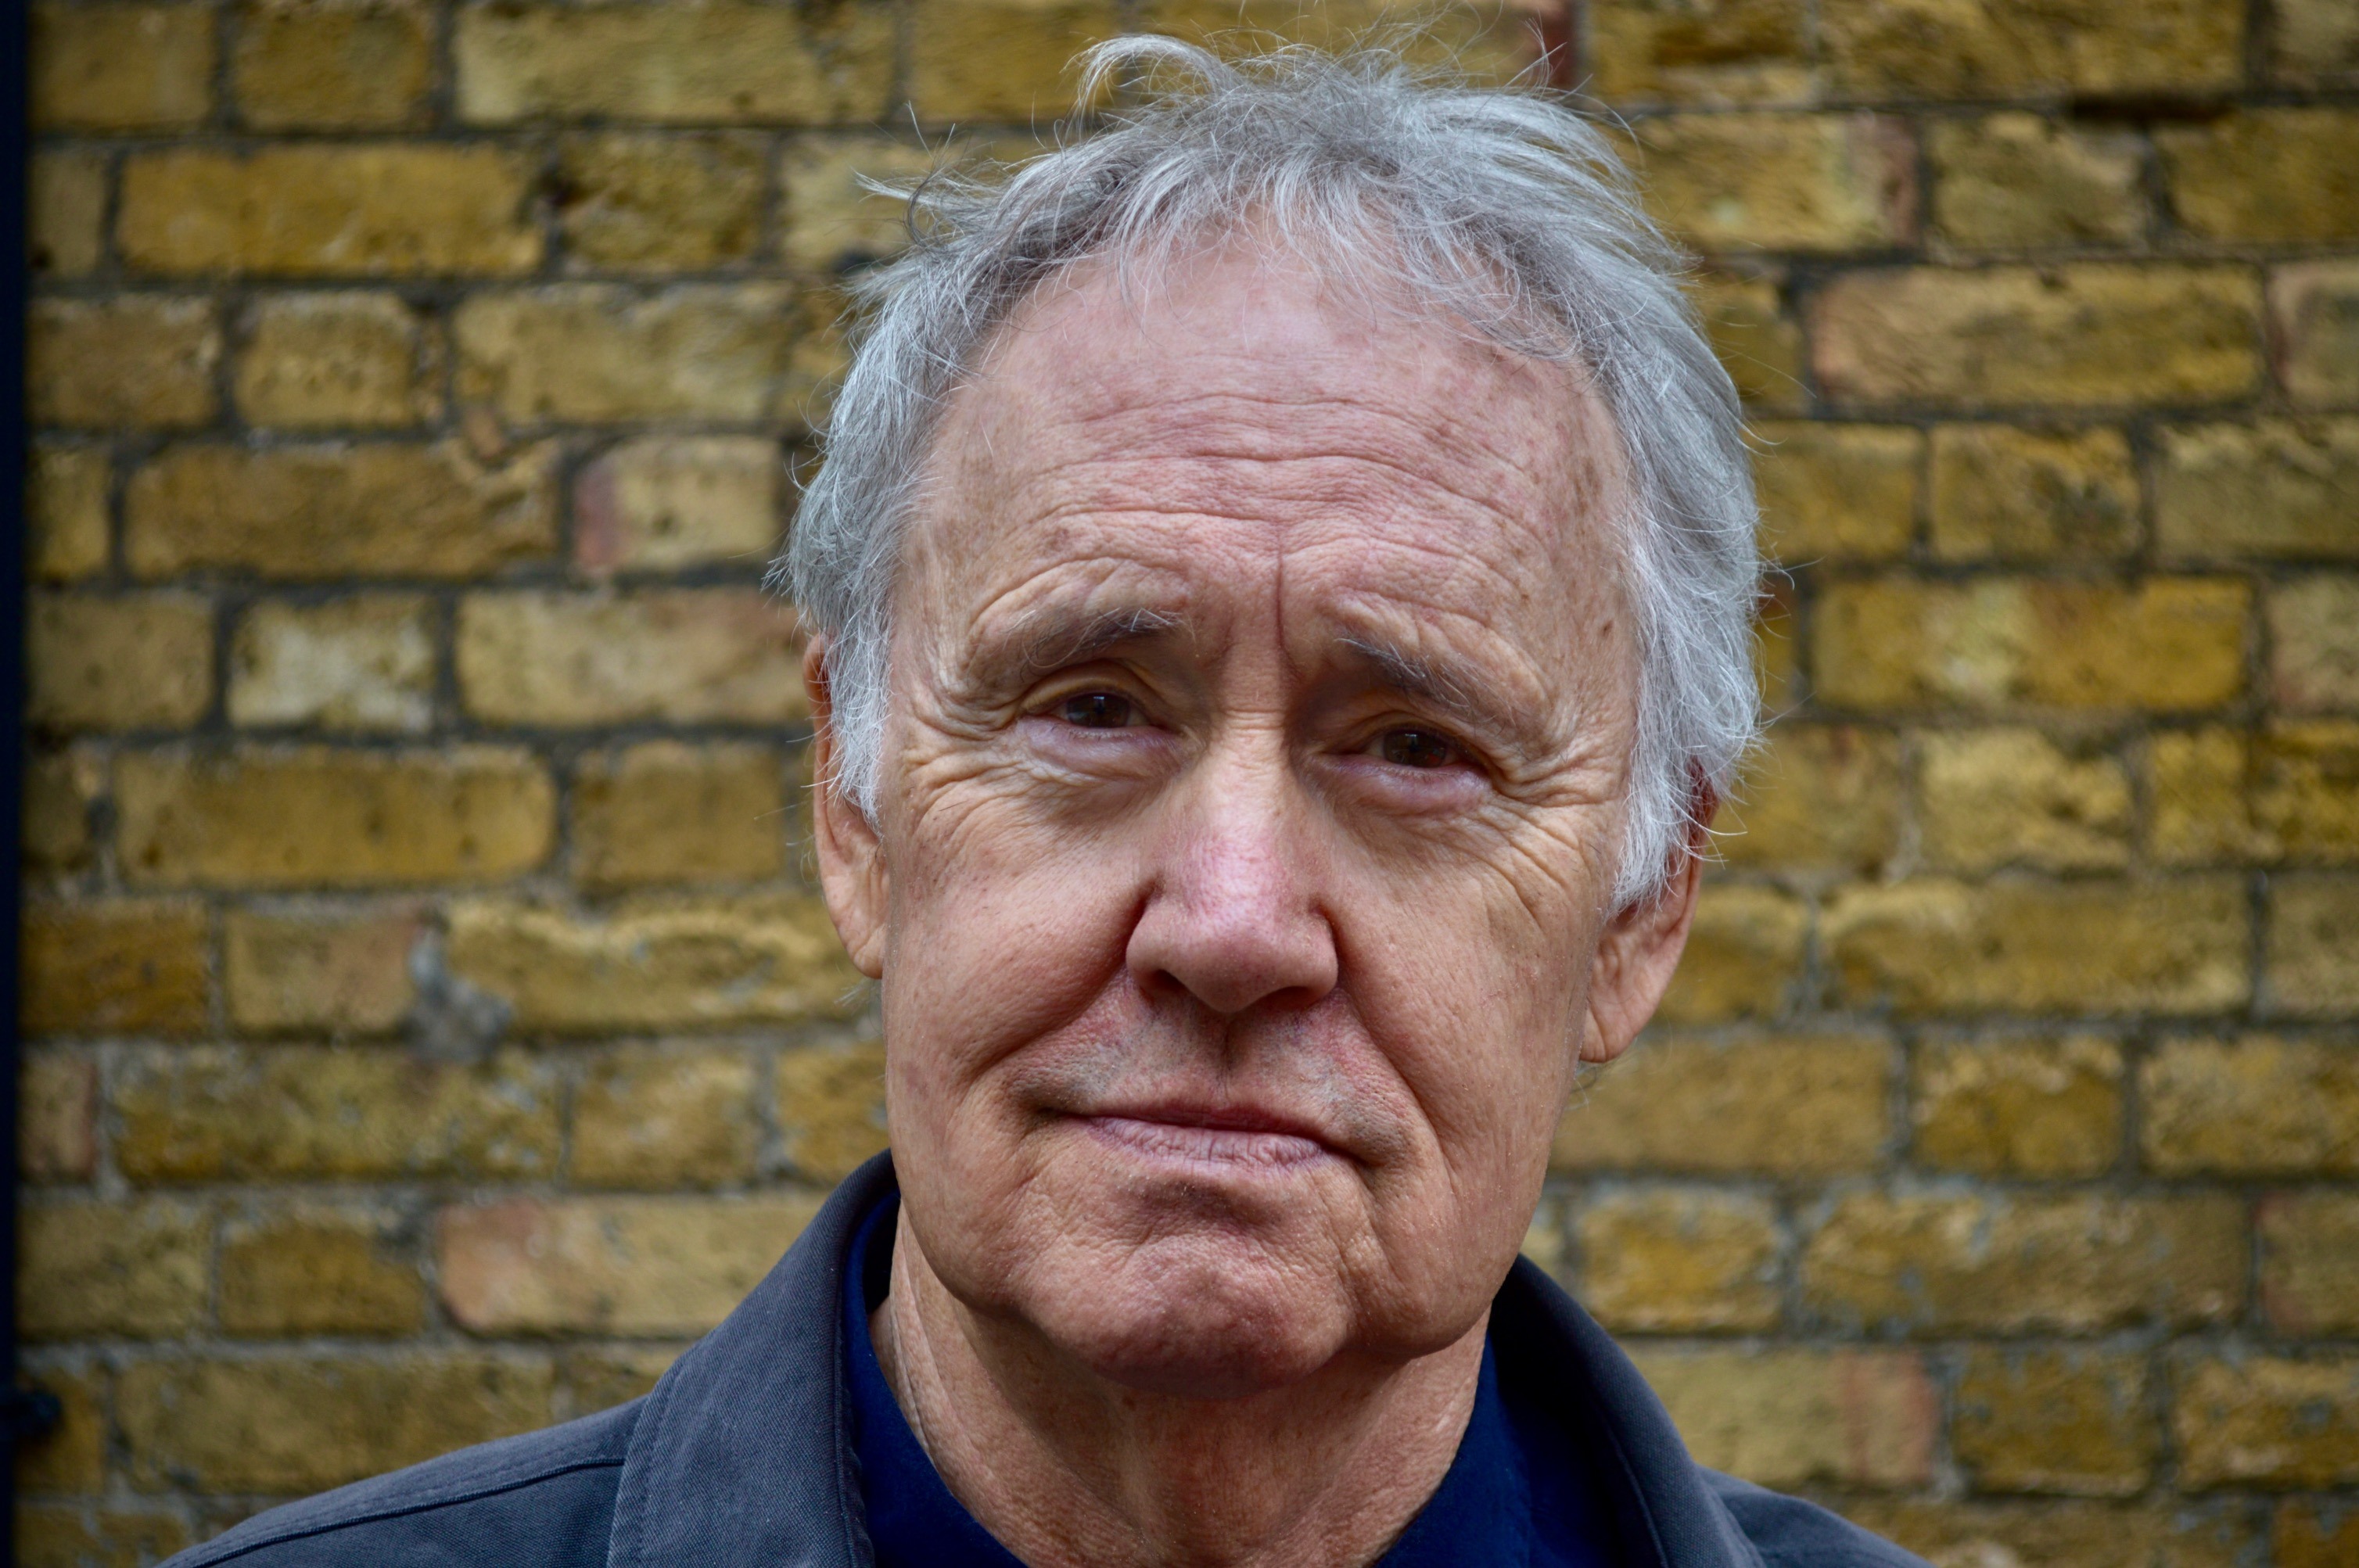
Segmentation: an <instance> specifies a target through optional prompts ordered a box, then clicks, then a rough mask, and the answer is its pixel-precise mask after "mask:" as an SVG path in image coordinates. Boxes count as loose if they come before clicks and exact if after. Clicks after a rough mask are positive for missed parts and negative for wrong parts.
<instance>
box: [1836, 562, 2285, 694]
mask: <svg viewBox="0 0 2359 1568" xmlns="http://www.w3.org/2000/svg"><path fill="white" fill-rule="evenodd" d="M2250 605H2251V593H2250V591H2249V590H2248V589H2247V588H2246V587H2245V585H2244V584H2243V583H2237V582H2234V581H2231V580H2227V579H2210V578H2194V577H2180V578H2171V577H2154V578H2147V579H2146V580H2145V581H2143V582H2142V583H2138V584H2137V585H2136V587H2119V586H2115V585H2113V584H2110V583H2073V582H2041V581H2028V580H2013V579H2007V578H1984V579H1981V580H1979V581H1975V582H1972V583H1919V582H1913V581H1909V580H1906V579H1901V578H1886V579H1882V580H1877V581H1870V582H1856V583H1835V584H1832V585H1831V586H1830V587H1829V589H1828V590H1827V592H1826V593H1825V594H1824V596H1823V597H1822V598H1821V601H1820V603H1819V605H1818V614H1817V616H1816V620H1815V625H1814V628H1813V629H1814V632H1815V636H1814V638H1813V641H1812V648H1811V668H1812V670H1813V672H1814V674H1815V677H1816V681H1817V693H1818V696H1819V699H1820V701H1821V702H1825V703H1827V704H1829V705H1831V706H1834V707H1840V708H1854V709H1865V710H1893V709H1903V710H1906V709H1919V710H1923V709H1951V710H1955V709H1961V708H1962V709H1967V710H1976V709H1980V710H1994V709H1995V710H2010V709H2025V708H2050V709H2065V710H2092V709H2093V710H2101V711H2102V710H2146V711H2159V712H2173V711H2181V712H2183V711H2188V710H2197V709H2203V708H2209V707H2213V706H2217V705H2219V704H2222V703H2224V702H2230V701H2232V700H2234V697H2235V696H2236V695H2237V693H2238V692H2239V691H2240V690H2241V689H2242V687H2243V685H2244V679H2245V628H2246V625H2247V622H2248V619H2249V612H2250Z"/></svg>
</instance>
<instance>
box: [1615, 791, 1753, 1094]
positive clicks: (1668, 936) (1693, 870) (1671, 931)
mask: <svg viewBox="0 0 2359 1568" xmlns="http://www.w3.org/2000/svg"><path fill="white" fill-rule="evenodd" d="M1696 795H1697V798H1696V811H1695V814H1694V817H1693V818H1692V825H1691V826H1690V828H1689V830H1688V836H1687V839H1686V841H1685V842H1684V843H1683V844H1681V845H1680V848H1679V850H1678V852H1677V854H1678V856H1679V859H1678V864H1677V865H1675V866H1673V867H1672V868H1671V875H1670V877H1669V880H1668V881H1667V882H1666V883H1665V884H1664V886H1663V888H1662V890H1661V891H1660V892H1658V893H1657V894H1656V895H1655V896H1654V897H1653V898H1647V899H1645V900H1643V901H1641V902H1639V903H1636V904H1633V905H1631V906H1630V907H1629V908H1627V909H1623V910H1620V911H1619V912H1617V913H1616V914H1615V915H1614V918H1613V919H1612V920H1609V921H1608V922H1607V923H1606V926H1605V930H1604V932H1603V934H1602V935H1601V936H1600V937H1599V938H1598V942H1597V953H1596V956H1595V958H1594V959H1593V961H1592V963H1591V965H1590V972H1589V1012H1588V1016H1587V1018H1584V1019H1583V1020H1582V1032H1581V1059H1582V1061H1583V1062H1611V1061H1613V1060H1614V1058H1615V1057H1617V1056H1619V1055H1621V1054H1622V1053H1623V1052H1624V1051H1627V1050H1629V1049H1630V1042H1631V1041H1632V1040H1636V1038H1637V1037H1638V1031H1639V1030H1640V1029H1644V1028H1645V1027H1646V1026H1647V1019H1649V1018H1653V1017H1654V1016H1655V1008H1656V1007H1658V1005H1659V1004H1660V1003H1661V1002H1662V999H1663V993H1664V992H1666V991H1668V990H1669V989H1670V984H1671V975H1672V974H1673V973H1674V972H1675V971H1676V970H1677V969H1678V968H1679V966H1680V953H1681V952H1682V951H1684V950H1685V948H1686V947H1687V941H1688V930H1689V927H1690V926H1691V925H1692V924H1693V923H1694V921H1695V910H1696V897H1697V893H1698V891H1699V889H1700V888H1701V887H1702V884H1703V858H1704V852H1705V850H1706V848H1707V847H1708V845H1709V842H1710V835H1711V828H1710V823H1711V822H1712V811H1714V810H1715V809H1716V808H1717V807H1718V805H1719V803H1720V802H1719V800H1718V797H1717V796H1716V795H1715V793H1714V792H1713V791H1712V788H1711V787H1710V786H1709V785H1705V784H1701V783H1699V784H1698V786H1697V791H1696Z"/></svg>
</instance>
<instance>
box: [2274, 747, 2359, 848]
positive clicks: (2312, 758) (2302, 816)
mask: <svg viewBox="0 0 2359 1568" xmlns="http://www.w3.org/2000/svg"><path fill="white" fill-rule="evenodd" d="M2252 758H2253V760H2252V771H2251V779H2252V783H2251V789H2252V812H2253V821H2254V823H2255V825H2256V827H2257V828H2258V830H2259V831H2260V833H2262V835H2263V836H2264V840H2265V842H2266V843H2267V844H2268V845H2269V847H2270V848H2271V849H2272V851H2273V852H2274V853H2275V854H2277V855H2279V856H2281V857H2283V858H2285V859H2288V860H2292V861H2295V862H2309V863H2311V864H2326V865H2348V864H2350V863H2351V862H2353V861H2359V723H2354V722H2353V721H2350V720H2343V719H2315V720H2310V721H2309V722H2307V723H2293V722H2280V723H2277V724H2270V725H2269V726H2268V727H2267V728H2266V729H2264V730H2263V731H2262V732H2261V733H2260V734H2258V735H2255V736H2254V737H2253V742H2252Z"/></svg>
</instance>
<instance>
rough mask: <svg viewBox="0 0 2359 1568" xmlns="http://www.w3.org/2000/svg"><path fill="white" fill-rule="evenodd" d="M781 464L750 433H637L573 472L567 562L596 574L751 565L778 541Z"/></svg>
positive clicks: (774, 450)
mask: <svg viewBox="0 0 2359 1568" xmlns="http://www.w3.org/2000/svg"><path fill="white" fill-rule="evenodd" d="M785 476H786V464H785V462H784V459H783V458H782V456H781V454H780V452H779V451H778V447H777V443H776V442H775V441H767V440H765V439H764V438H762V437H760V436H642V437H640V438H639V439H637V440H636V441H624V442H622V443H621V444H620V445H617V446H614V447H611V448H609V449H608V450H607V451H606V452H603V453H602V454H600V456H599V457H598V458H597V459H596V460H595V461H594V462H592V463H591V464H590V465H589V466H588V467H586V468H584V469H583V470H582V477H581V479H580V481H579V482H578V484H577V485H576V486H575V488H574V492H573V561H574V564H575V565H576V566H579V567H580V568H582V570H583V571H584V572H591V573H593V574H596V575H602V576H603V575H604V574H607V573H610V572H668V571H675V570H677V569H679V568H681V567H686V566H704V565H712V564H719V563H723V562H726V563H731V564H735V565H740V566H747V565H754V564H756V563H758V562H760V561H764V560H765V559H766V558H767V557H768V556H769V555H770V554H771V553H772V552H773V551H775V550H777V547H778V544H779V536H780V534H781V532H782V531H783V530H782V528H781V525H780V521H779V499H780V492H781V489H782V481H783V480H784V478H785Z"/></svg>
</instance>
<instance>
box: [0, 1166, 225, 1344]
mask: <svg viewBox="0 0 2359 1568" xmlns="http://www.w3.org/2000/svg"><path fill="white" fill-rule="evenodd" d="M20 1217H21V1220H22V1225H23V1230H22V1232H21V1235H22V1247H23V1254H22V1256H21V1258H19V1260H18V1263H17V1268H16V1310H17V1313H18V1317H19V1320H20V1322H21V1324H22V1326H23V1329H24V1334H25V1337H26V1338H27V1339H37V1340H38V1339H80V1338H93V1339H94V1338H105V1337H111V1336H115V1335H120V1336H123V1337H125V1338H130V1339H155V1338H158V1337H162V1336H165V1335H169V1334H186V1333H188V1332H189V1331H190V1330H191V1329H194V1328H196V1327H198V1326H199V1325H200V1324H201V1323H202V1322H203V1320H204V1317H205V1265H206V1258H207V1255H208V1254H209V1253H210V1252H211V1250H212V1228H213V1227H212V1216H211V1215H209V1214H206V1212H205V1211H204V1210H203V1209H201V1208H197V1207H192V1206H191V1205H190V1204H187V1203H131V1204H124V1203H103V1202H99V1203H92V1202H84V1201H80V1200H76V1201H72V1202H67V1203H33V1204H28V1205H27V1206H26V1208H25V1209H24V1211H23V1214H22V1215H21V1216H20Z"/></svg>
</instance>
